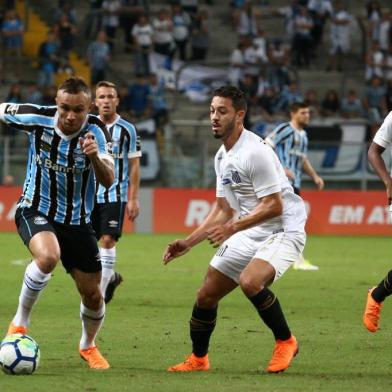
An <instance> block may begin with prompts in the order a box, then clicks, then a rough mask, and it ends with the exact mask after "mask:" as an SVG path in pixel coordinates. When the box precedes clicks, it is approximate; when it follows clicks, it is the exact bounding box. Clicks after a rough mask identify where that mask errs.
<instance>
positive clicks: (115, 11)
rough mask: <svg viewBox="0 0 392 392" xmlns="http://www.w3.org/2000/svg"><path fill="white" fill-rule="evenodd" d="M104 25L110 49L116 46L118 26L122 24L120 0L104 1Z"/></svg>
mask: <svg viewBox="0 0 392 392" xmlns="http://www.w3.org/2000/svg"><path fill="white" fill-rule="evenodd" d="M101 9H102V26H103V28H104V30H105V33H106V37H107V40H108V43H109V47H110V50H111V51H112V50H113V48H114V40H115V38H116V33H117V28H118V26H119V25H120V17H119V13H120V9H121V2H120V0H105V1H104V2H103V3H102V8H101Z"/></svg>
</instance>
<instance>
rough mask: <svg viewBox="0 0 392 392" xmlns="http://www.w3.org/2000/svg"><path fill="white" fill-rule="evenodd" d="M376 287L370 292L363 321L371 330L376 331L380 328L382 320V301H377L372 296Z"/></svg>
mask: <svg viewBox="0 0 392 392" xmlns="http://www.w3.org/2000/svg"><path fill="white" fill-rule="evenodd" d="M374 289H375V287H373V288H372V289H370V290H369V292H368V295H367V301H366V306H365V311H364V313H363V323H364V324H365V327H366V328H367V330H368V331H370V332H376V331H377V330H378V322H379V320H380V314H381V308H382V302H377V301H375V300H374V299H373V297H372V292H373V290H374Z"/></svg>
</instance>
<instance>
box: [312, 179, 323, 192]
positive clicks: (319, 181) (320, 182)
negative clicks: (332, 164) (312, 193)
mask: <svg viewBox="0 0 392 392" xmlns="http://www.w3.org/2000/svg"><path fill="white" fill-rule="evenodd" d="M314 183H315V184H316V186H317V189H318V190H319V191H321V190H323V189H324V180H323V179H322V178H321V177H320V176H316V177H315V179H314Z"/></svg>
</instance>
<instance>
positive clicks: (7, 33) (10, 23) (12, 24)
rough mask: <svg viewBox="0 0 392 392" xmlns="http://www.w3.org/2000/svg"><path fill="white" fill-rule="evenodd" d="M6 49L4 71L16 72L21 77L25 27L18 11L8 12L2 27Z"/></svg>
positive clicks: (11, 10)
mask: <svg viewBox="0 0 392 392" xmlns="http://www.w3.org/2000/svg"><path fill="white" fill-rule="evenodd" d="M1 32H2V35H3V47H4V58H3V61H4V71H5V72H7V71H9V70H11V69H12V70H15V72H16V76H18V77H19V75H20V61H21V57H22V46H23V33H24V27H23V23H22V21H21V20H20V19H19V16H18V15H17V13H16V11H15V10H14V9H10V10H8V11H6V13H5V16H4V21H3V24H2V27H1Z"/></svg>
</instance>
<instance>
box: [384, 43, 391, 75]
mask: <svg viewBox="0 0 392 392" xmlns="http://www.w3.org/2000/svg"><path fill="white" fill-rule="evenodd" d="M384 76H385V79H386V80H387V81H388V80H392V44H391V45H390V46H389V48H388V51H387V53H386V54H385V56H384Z"/></svg>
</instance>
